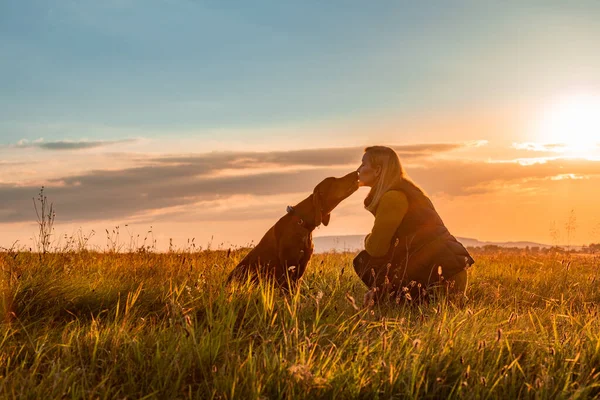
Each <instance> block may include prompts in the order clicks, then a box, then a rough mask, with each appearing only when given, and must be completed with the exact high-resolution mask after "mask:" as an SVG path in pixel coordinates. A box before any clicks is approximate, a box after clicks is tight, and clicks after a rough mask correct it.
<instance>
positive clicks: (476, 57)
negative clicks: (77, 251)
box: [0, 0, 600, 249]
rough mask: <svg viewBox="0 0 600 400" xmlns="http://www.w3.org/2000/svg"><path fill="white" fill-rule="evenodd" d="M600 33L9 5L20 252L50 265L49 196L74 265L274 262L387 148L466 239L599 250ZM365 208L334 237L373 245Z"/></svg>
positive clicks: (9, 156)
mask: <svg viewBox="0 0 600 400" xmlns="http://www.w3.org/2000/svg"><path fill="white" fill-rule="evenodd" d="M599 15H600V2H598V1H578V2H564V1H552V0H549V1H543V2H542V1H531V2H518V1H508V2H486V1H438V2H418V3H416V2H408V1H378V2H375V3H374V4H367V3H365V2H364V1H343V2H342V1H329V2H317V1H303V2H297V1H289V2H282V1H266V0H265V1H259V2H242V1H228V2H217V1H200V0H144V1H142V0H105V1H102V2H99V1H92V0H56V1H52V2H49V1H47V0H39V1H38V0H27V1H22V0H3V1H2V2H0V54H2V61H1V62H0V247H4V248H9V247H11V246H13V245H14V244H15V243H16V245H17V246H23V247H26V248H27V247H32V246H35V240H34V237H35V236H36V213H35V209H34V204H33V203H34V201H33V198H35V197H36V195H37V194H38V192H39V190H40V188H41V187H42V186H44V193H45V194H46V196H47V197H48V199H49V201H51V202H52V203H53V205H54V209H55V211H56V222H55V233H54V235H53V237H52V240H53V243H54V244H55V245H56V246H58V247H60V246H64V245H65V244H66V243H67V241H68V238H70V237H73V238H79V240H81V238H87V237H91V239H90V242H89V243H92V244H93V245H94V246H96V247H97V248H105V247H106V246H107V245H108V244H110V243H113V242H114V240H116V234H117V232H118V234H119V238H118V240H119V243H121V244H122V245H123V246H125V247H127V246H129V247H136V246H139V245H140V243H142V242H143V241H144V238H147V239H146V240H147V242H149V241H153V240H156V244H157V247H158V248H160V249H165V248H167V247H168V246H169V243H173V246H174V247H178V248H184V247H186V246H190V243H192V244H194V245H197V246H202V247H204V248H205V247H206V246H209V245H210V246H213V247H218V246H223V247H228V246H242V245H248V244H252V243H257V242H258V241H259V240H260V238H261V237H262V235H263V234H264V233H265V232H266V231H267V230H268V228H269V227H270V226H272V225H273V224H274V223H275V221H277V219H278V218H279V217H281V216H282V215H283V214H284V213H285V208H286V206H287V205H288V204H295V203H298V202H299V201H301V200H302V199H303V198H305V197H306V196H308V195H309V194H310V193H311V192H312V189H313V187H314V186H315V185H316V184H317V183H318V182H320V181H321V180H322V179H324V178H325V177H328V176H342V175H344V174H346V173H347V172H349V171H351V170H354V169H356V168H357V167H358V165H359V164H360V160H361V157H362V153H363V150H364V147H365V146H369V145H376V144H377V145H388V146H391V147H393V148H395V149H396V151H397V152H398V154H399V156H400V160H401V162H402V164H403V165H404V167H405V169H406V171H407V173H408V175H409V176H410V177H411V178H412V179H413V180H414V181H415V182H416V183H417V184H419V185H420V186H421V187H422V188H423V189H424V190H425V191H426V192H427V194H428V195H429V196H430V197H431V198H432V201H433V203H434V205H435V207H436V209H437V210H438V212H439V214H440V215H441V217H442V219H443V220H444V222H445V223H446V225H447V227H448V228H449V230H450V231H451V233H453V234H454V235H455V236H459V237H469V238H476V239H479V240H484V241H521V240H528V241H536V242H541V243H546V244H562V245H564V244H589V243H592V242H594V243H598V242H600V210H599V209H598V207H597V199H598V197H599V195H600V147H599V145H598V143H599V142H600V52H598V51H597V46H598V43H600V25H599V24H598V23H597V18H598V16H599ZM366 193H367V189H366V188H361V189H360V190H359V191H358V192H356V193H355V194H354V195H352V196H351V197H350V198H348V199H346V200H345V201H344V202H343V203H342V204H340V205H339V206H338V207H337V208H336V209H335V210H334V211H333V213H332V218H331V223H330V225H329V226H327V227H324V226H321V227H319V228H318V229H317V230H316V231H315V233H314V234H315V236H327V235H342V234H365V233H368V232H369V231H370V229H371V227H372V224H373V217H372V215H371V214H370V213H369V212H367V211H366V210H365V209H364V207H363V205H362V201H363V199H364V197H365V196H366ZM117 227H118V229H117ZM149 232H150V233H149Z"/></svg>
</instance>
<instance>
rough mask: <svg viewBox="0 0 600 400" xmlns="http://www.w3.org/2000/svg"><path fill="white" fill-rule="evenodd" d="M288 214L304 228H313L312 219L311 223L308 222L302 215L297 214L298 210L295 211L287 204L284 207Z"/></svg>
mask: <svg viewBox="0 0 600 400" xmlns="http://www.w3.org/2000/svg"><path fill="white" fill-rule="evenodd" d="M285 210H286V211H287V213H288V214H290V215H292V217H294V218H295V219H296V220H297V223H298V225H300V226H302V227H303V228H305V229H308V230H309V231H311V230H313V229H315V228H316V225H315V224H314V221H312V222H313V223H312V225H311V224H310V222H309V221H308V220H307V219H306V218H304V217H302V215H300V214H298V211H296V209H295V208H294V207H292V206H287V207H286V209H285Z"/></svg>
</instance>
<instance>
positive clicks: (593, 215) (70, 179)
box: [0, 109, 600, 249]
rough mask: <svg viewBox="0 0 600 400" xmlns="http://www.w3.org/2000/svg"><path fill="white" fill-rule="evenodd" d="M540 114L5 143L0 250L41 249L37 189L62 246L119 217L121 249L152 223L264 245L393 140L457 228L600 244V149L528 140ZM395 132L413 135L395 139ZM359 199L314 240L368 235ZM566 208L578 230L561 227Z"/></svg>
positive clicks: (180, 243) (179, 232)
mask: <svg viewBox="0 0 600 400" xmlns="http://www.w3.org/2000/svg"><path fill="white" fill-rule="evenodd" d="M535 118H536V114H535V112H534V111H533V109H532V111H531V117H530V118H529V119H527V118H525V117H523V109H518V110H515V111H513V112H512V113H510V112H508V111H506V110H503V111H502V112H500V111H498V112H496V113H492V112H489V111H482V112H481V113H480V114H477V115H474V116H472V117H471V118H469V117H468V116H467V115H466V113H464V114H456V115H454V116H452V117H449V116H447V115H439V116H432V117H431V118H428V119H427V118H423V120H421V121H417V120H416V119H415V120H407V121H405V122H404V123H397V127H396V128H394V127H393V125H392V124H393V121H391V120H390V121H380V122H379V124H373V125H370V124H369V122H370V120H369V119H365V120H363V121H358V123H352V124H350V125H349V126H347V127H344V126H343V125H342V124H331V125H330V126H326V127H323V128H321V129H323V130H330V132H335V134H334V135H333V137H335V138H339V132H341V131H343V130H344V129H346V130H347V132H348V140H347V143H339V142H340V140H339V139H336V143H338V144H339V145H340V146H335V147H334V146H332V144H333V142H334V141H333V140H331V141H327V140H324V141H323V143H314V142H311V143H307V142H303V141H302V139H301V138H300V139H299V138H298V137H297V138H296V139H290V140H289V141H288V142H287V146H281V147H282V148H283V149H282V150H278V149H272V150H270V151H265V150H264V149H261V151H256V150H252V149H251V150H249V151H242V150H240V149H235V150H232V151H230V152H223V151H216V152H206V151H208V150H210V149H209V148H205V149H204V150H206V151H205V152H202V151H186V152H183V151H182V149H183V148H186V147H187V148H189V149H194V150H198V149H199V148H200V147H199V146H198V144H197V143H195V142H194V141H193V140H190V141H189V143H181V142H179V143H174V144H172V143H169V142H168V141H165V140H162V141H161V140H149V139H144V138H138V139H135V140H128V141H124V142H111V143H105V142H86V141H81V142H56V143H54V144H52V143H50V142H46V141H38V142H37V143H33V142H31V143H21V144H19V145H13V146H9V147H4V148H0V152H1V153H0V154H2V155H3V156H4V157H3V160H5V161H3V163H1V164H0V171H2V175H1V176H2V181H1V182H0V192H1V194H2V195H1V196H2V199H3V200H4V201H3V204H1V206H0V217H1V218H2V223H1V224H0V226H1V227H2V229H1V230H0V245H1V246H3V247H9V246H10V245H11V244H12V243H13V242H14V241H16V240H19V244H20V245H22V246H25V247H30V246H32V245H33V241H32V240H31V238H32V236H33V235H34V234H35V213H34V209H33V205H32V200H31V199H32V197H34V196H35V195H36V193H37V191H38V189H39V187H40V186H41V185H45V187H46V189H45V190H46V194H47V195H48V197H49V199H50V200H51V201H53V202H54V205H55V208H56V212H57V217H56V233H55V235H54V241H55V244H56V245H58V244H59V243H62V244H64V243H65V235H67V236H71V235H73V234H74V233H76V232H78V231H81V232H82V233H83V234H84V235H88V234H89V232H91V231H92V230H93V231H95V234H94V235H93V238H92V240H91V241H90V243H92V244H93V245H94V246H97V247H98V248H103V247H105V246H106V244H107V234H106V232H105V230H106V229H108V230H109V231H112V230H113V229H114V227H116V226H120V240H121V244H122V245H123V246H125V247H128V246H130V244H131V242H132V240H133V241H134V242H135V241H136V240H137V245H139V244H141V241H143V238H144V237H145V236H146V235H147V232H148V231H149V230H150V229H151V230H152V231H153V237H154V238H155V239H156V240H157V246H158V248H159V249H166V248H167V247H168V245H169V241H170V239H172V240H173V243H174V245H175V246H176V247H179V248H182V247H185V246H186V245H187V243H188V240H191V239H192V238H194V242H195V243H196V244H197V245H200V246H203V247H206V245H207V244H208V243H212V246H225V247H228V246H231V245H246V244H249V243H252V242H254V243H256V242H257V241H258V240H260V238H261V237H262V235H263V234H264V232H265V231H266V230H267V229H268V228H269V227H270V226H271V225H272V224H273V223H274V222H275V221H276V220H277V219H278V218H279V217H280V216H281V215H283V213H284V212H285V207H286V205H288V204H294V203H296V202H298V201H300V200H301V199H303V198H304V197H305V196H307V195H308V194H309V193H310V192H311V191H312V187H313V186H314V185H315V184H316V183H318V182H319V181H320V180H321V179H323V178H324V177H326V176H341V175H342V174H344V173H346V172H347V171H350V170H352V169H355V168H356V167H357V166H358V164H359V160H360V158H361V156H362V148H364V146H366V145H370V144H387V145H393V146H394V147H395V149H396V150H397V152H398V154H399V155H400V158H401V161H402V162H403V164H404V166H405V169H406V171H407V172H408V174H409V176H411V177H412V178H413V179H414V180H415V182H417V183H418V184H419V185H421V186H422V187H423V188H424V189H425V190H426V192H427V193H428V194H429V195H430V196H431V198H432V199H433V202H434V205H435V206H436V208H437V209H438V212H439V213H440V215H441V216H442V218H443V219H444V221H445V223H446V224H447V226H448V228H449V229H450V230H451V232H452V233H453V234H454V235H455V236H460V237H470V238H477V239H479V240H485V241H518V240H528V241H537V242H541V243H546V244H564V245H566V244H571V245H572V244H587V243H590V242H600V230H599V229H598V228H599V226H600V211H598V208H597V199H598V198H599V197H600V184H599V183H600V182H599V181H600V161H598V158H595V157H598V156H600V151H598V148H597V147H596V148H592V147H593V146H592V147H590V149H591V150H590V152H588V153H587V154H585V155H584V156H579V155H577V154H570V153H569V151H566V152H565V146H566V148H567V149H568V146H569V142H568V139H569V135H565V143H564V144H562V145H556V143H553V144H552V146H550V145H548V144H546V145H545V146H544V145H543V144H542V143H538V144H537V145H536V146H533V145H531V142H530V141H531V139H533V137H527V134H526V132H527V129H528V126H531V125H532V121H534V120H535ZM306 129H310V127H307V128H306ZM394 129H396V131H397V132H402V136H403V137H412V140H411V141H410V142H409V143H402V142H400V141H396V142H394V141H393V137H394V135H393V132H394ZM444 129H445V133H446V134H445V135H442V134H441V132H442V131H443V130H444ZM407 131H410V132H414V133H413V134H412V135H407V134H406V132H407ZM505 131H506V132H511V134H506V135H504V134H502V132H505ZM482 132H484V133H485V134H483V133H482ZM514 132H517V133H514ZM513 136H514V137H515V138H516V137H519V136H520V137H521V138H522V140H521V141H519V142H517V141H514V140H511V137H513ZM433 138H437V139H438V140H436V141H433V140H431V139H433ZM420 139H422V141H421V140H420ZM518 143H530V144H528V145H519V144H518ZM319 144H322V145H323V146H318V145H319ZM186 145H187V146H186ZM342 145H343V146H342ZM61 147H70V148H69V149H68V150H65V149H61ZM73 147H75V149H73ZM79 147H81V148H79ZM215 148H217V149H218V147H215ZM303 148H305V150H302V149H303ZM292 149H294V150H292ZM365 195H366V189H364V188H363V189H361V190H359V191H358V192H357V193H355V194H354V195H353V196H351V197H350V198H348V199H347V200H346V201H344V202H343V203H342V204H341V205H340V206H339V207H338V208H337V209H336V210H335V211H334V212H333V214H332V219H331V224H330V225H329V226H328V227H320V228H318V229H317V231H315V236H325V235H342V234H362V233H367V232H368V231H369V230H370V228H371V225H372V220H373V218H372V216H371V215H370V214H369V213H368V212H367V211H366V210H364V208H363V207H362V200H363V198H364V197H365ZM571 216H574V217H575V220H576V224H575V229H572V230H571V231H570V232H569V235H567V229H566V228H565V224H566V223H567V221H568V220H569V218H570V217H571ZM126 225H127V226H126ZM138 235H139V238H138ZM150 240H151V239H148V243H150Z"/></svg>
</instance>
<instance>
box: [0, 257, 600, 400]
mask: <svg viewBox="0 0 600 400" xmlns="http://www.w3.org/2000/svg"><path fill="white" fill-rule="evenodd" d="M246 251H247V250H235V251H232V252H231V253H229V252H227V251H211V250H205V251H197V252H196V251H194V252H191V251H188V252H171V253H163V254H156V253H152V252H138V253H130V254H119V253H112V252H105V253H101V252H89V251H85V250H84V251H76V252H75V251H74V252H63V253H49V254H46V255H44V256H40V254H37V253H29V252H8V251H5V252H2V253H0V266H1V267H2V298H1V309H0V311H1V312H2V325H1V331H0V332H1V333H0V397H2V398H32V399H33V398H94V399H95V398H100V399H106V398H130V399H132V398H215V399H233V398H249V399H252V398H286V399H290V398H299V399H302V398H308V399H314V398H440V397H446V396H451V397H459V398H460V397H464V398H517V397H521V398H590V397H598V396H600V340H599V336H600V318H599V316H598V311H599V304H600V289H599V288H598V284H599V282H598V267H599V266H600V262H599V261H600V258H597V257H594V256H587V257H586V256H574V255H572V256H569V255H539V254H537V255H536V254H532V253H524V252H523V253H500V252H488V253H485V252H483V253H481V252H478V253H475V254H474V256H475V258H476V264H475V266H473V267H472V268H471V269H470V272H469V274H470V275H469V279H470V282H469V289H468V291H467V295H468V298H467V299H458V300H457V299H454V300H452V299H447V298H443V297H440V298H438V299H434V300H433V301H432V302H430V303H429V304H421V305H419V304H399V305H397V304H390V305H386V306H375V307H373V308H370V309H369V308H363V295H364V293H365V291H366V288H365V287H363V284H362V283H361V282H360V281H359V279H358V278H357V277H356V276H355V273H354V271H353V269H352V265H351V262H352V258H353V256H354V254H351V253H342V254H320V255H315V256H314V257H313V259H312V260H311V262H310V264H309V268H308V271H307V273H306V275H305V276H304V278H303V281H302V285H301V286H300V287H299V289H298V290H297V291H295V292H294V293H292V294H288V295H284V294H282V293H279V292H278V291H276V290H273V289H271V288H269V287H268V286H261V285H259V286H255V287H250V286H247V285H241V286H236V287H234V288H225V287H224V285H223V282H224V280H225V277H226V274H227V273H228V272H229V271H230V270H231V269H232V268H233V266H234V265H235V264H236V263H237V261H239V260H240V259H241V257H242V256H243V255H244V254H245V252H246Z"/></svg>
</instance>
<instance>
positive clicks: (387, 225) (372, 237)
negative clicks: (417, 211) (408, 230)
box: [365, 190, 408, 257]
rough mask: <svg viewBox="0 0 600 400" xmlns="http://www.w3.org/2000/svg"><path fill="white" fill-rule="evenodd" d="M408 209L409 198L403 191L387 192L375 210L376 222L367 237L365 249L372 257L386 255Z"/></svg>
mask: <svg viewBox="0 0 600 400" xmlns="http://www.w3.org/2000/svg"><path fill="white" fill-rule="evenodd" d="M407 210H408V199H407V197H406V195H405V194H404V193H403V192H400V191H397V190H391V191H389V192H386V193H385V194H384V195H383V197H381V200H380V201H379V205H378V206H377V209H376V210H375V223H374V224H373V229H372V230H371V233H369V234H368V235H367V237H365V250H367V253H369V255H370V256H371V257H382V256H384V255H385V254H386V253H387V251H388V249H389V247H390V242H391V241H392V237H393V236H394V233H395V232H396V229H398V227H399V226H400V223H401V222H402V219H403V218H404V216H405V215H406V211H407Z"/></svg>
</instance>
